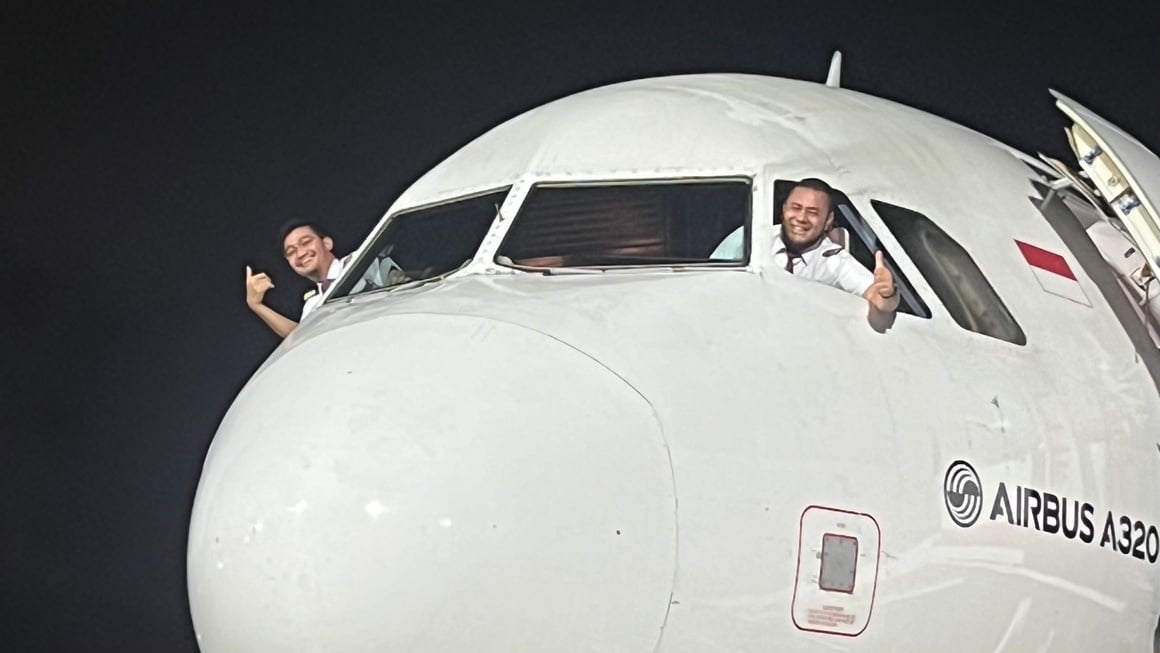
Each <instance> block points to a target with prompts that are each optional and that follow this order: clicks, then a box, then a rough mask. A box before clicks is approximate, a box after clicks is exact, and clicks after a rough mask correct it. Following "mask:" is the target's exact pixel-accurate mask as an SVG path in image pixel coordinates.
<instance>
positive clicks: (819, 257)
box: [773, 232, 874, 297]
mask: <svg viewBox="0 0 1160 653" xmlns="http://www.w3.org/2000/svg"><path fill="white" fill-rule="evenodd" d="M787 259H788V253H787V252H786V249H785V243H783V242H782V240H781V233H780V232H778V234H777V236H776V237H775V238H774V239H773V262H774V264H775V265H777V266H778V267H780V268H786V260H787ZM790 272H791V273H792V274H793V275H794V276H798V277H801V278H803V279H809V280H810V281H817V282H819V283H824V284H826V285H828V286H833V287H835V288H841V289H842V290H845V291H846V292H848V293H852V294H854V295H858V296H859V297H861V296H862V293H864V292H866V289H867V288H869V287H870V285H871V284H873V283H874V273H873V272H871V271H870V270H867V269H866V268H865V266H863V265H862V264H861V263H859V262H858V259H856V258H854V257H853V256H851V255H850V253H849V252H847V251H846V250H845V249H843V248H842V247H841V246H839V245H838V244H837V243H835V242H834V241H832V240H830V239H829V238H827V237H825V236H823V237H822V238H821V239H820V240H819V241H818V242H816V243H814V245H813V246H812V247H810V248H809V249H807V250H806V251H804V252H801V253H800V254H797V255H795V256H794V259H793V269H792V270H790Z"/></svg>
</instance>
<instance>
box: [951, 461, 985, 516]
mask: <svg viewBox="0 0 1160 653" xmlns="http://www.w3.org/2000/svg"><path fill="white" fill-rule="evenodd" d="M943 501H944V502H945V503H946V506H947V513H948V514H949V515H950V516H951V521H953V522H954V523H956V524H958V525H959V526H961V527H963V528H967V527H968V526H973V525H974V523H975V522H976V521H978V519H979V515H980V514H982V512H983V484H982V482H980V481H979V474H978V473H977V472H975V468H974V467H971V464H970V463H968V462H965V461H962V460H956V461H955V462H953V463H951V465H950V467H948V468H947V475H946V478H945V479H943Z"/></svg>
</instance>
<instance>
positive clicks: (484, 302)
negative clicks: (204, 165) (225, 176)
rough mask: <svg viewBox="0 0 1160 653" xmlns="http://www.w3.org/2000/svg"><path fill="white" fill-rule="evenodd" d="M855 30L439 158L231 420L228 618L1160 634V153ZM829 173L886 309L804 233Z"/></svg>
mask: <svg viewBox="0 0 1160 653" xmlns="http://www.w3.org/2000/svg"><path fill="white" fill-rule="evenodd" d="M840 69H841V66H840V55H835V58H834V62H833V65H832V66H831V69H830V74H829V75H828V77H827V80H826V82H825V83H818V82H814V81H803V80H795V79H783V78H776V77H766V76H759V75H749V74H697V75H678V76H669V77H659V78H650V79H640V80H635V81H629V82H623V83H617V84H612V85H609V86H604V87H600V88H594V89H591V90H586V91H583V92H580V93H577V94H574V95H570V96H568V97H564V98H561V99H558V100H555V101H552V102H549V103H547V104H545V105H543V106H540V107H537V108H534V109H532V110H529V111H527V112H526V113H523V114H521V115H519V116H516V117H514V118H512V119H510V120H508V121H506V122H504V123H502V124H500V125H499V126H497V127H495V128H493V129H491V130H490V131H487V132H486V133H483V134H482V135H480V136H478V137H477V138H475V139H474V140H472V141H471V142H469V143H467V144H466V145H464V146H463V147H462V148H461V149H459V150H458V151H456V152H455V153H453V154H452V155H451V156H450V157H448V158H447V159H446V160H444V161H443V162H441V163H439V164H438V165H437V166H435V167H434V168H433V169H431V170H430V171H429V172H427V173H426V174H425V175H423V176H422V177H421V178H419V179H418V180H416V181H415V182H414V183H413V185H411V186H410V187H409V188H408V189H407V190H405V191H404V192H403V193H402V195H401V196H399V197H398V198H397V200H396V201H395V202H394V203H393V204H392V206H391V207H390V208H389V209H388V211H387V213H386V214H385V216H384V217H383V219H382V220H381V221H380V222H379V224H378V225H377V226H375V227H374V229H373V230H371V232H370V233H369V234H368V235H367V237H366V239H365V240H364V241H363V242H362V244H361V245H360V246H359V248H358V249H357V250H356V252H355V254H354V257H353V259H352V263H351V265H349V266H348V267H347V271H346V273H345V274H344V276H343V278H342V279H340V280H339V281H338V282H337V283H336V284H335V285H334V286H333V287H332V288H331V289H330V290H328V295H327V297H326V298H325V300H324V302H323V304H322V305H321V306H320V307H319V308H317V309H316V310H315V311H314V312H313V313H312V314H311V315H310V316H309V317H308V318H307V319H305V320H304V321H303V322H302V324H301V325H300V326H299V327H298V328H297V329H296V330H295V331H294V333H293V334H292V335H291V336H290V337H289V338H287V339H286V340H285V341H284V342H283V343H282V344H281V345H280V346H279V347H278V348H277V349H276V350H275V351H274V352H273V353H272V354H271V355H270V357H269V358H268V360H266V361H265V362H264V363H263V364H262V365H261V367H260V368H259V369H258V370H257V371H256V372H255V373H254V375H253V377H252V378H251V379H249V381H248V383H247V384H246V385H245V386H244V388H243V389H242V390H241V391H240V393H239V394H238V396H237V397H236V400H235V401H234V403H233V404H232V406H230V408H229V410H228V412H227V413H226V414H225V416H224V418H223V420H222V422H221V424H220V427H219V429H218V431H217V433H216V435H215V437H214V439H213V441H212V444H211V446H210V448H209V451H208V453H207V455H206V459H205V462H204V467H203V470H202V475H201V479H200V483H199V486H198V489H197V494H196V497H195V500H194V505H193V512H192V516H191V522H190V531H189V539H188V549H187V564H188V567H187V580H188V593H189V602H190V611H191V617H192V622H193V626H194V630H195V634H196V639H197V642H198V645H199V647H200V649H201V650H202V651H203V652H205V653H244V652H247V651H263V652H288V651H310V652H320V651H337V652H342V653H355V652H370V651H377V652H388V651H431V652H435V651H440V652H446V651H457V652H462V651H474V652H491V651H625V652H637V651H640V652H666V653H669V652H676V651H680V652H685V651H687V652H697V653H700V652H702V651H708V650H712V651H763V652H766V651H827V652H828V651H833V650H839V651H920V650H921V651H928V650H937V651H940V652H950V651H964V652H966V651H970V652H977V651H996V652H1000V651H1017V652H1031V651H1035V652H1043V653H1047V652H1063V651H1084V652H1087V651H1093V650H1099V651H1130V652H1133V653H1144V652H1145V651H1160V620H1158V616H1160V531H1158V530H1157V529H1158V527H1160V526H1158V525H1160V352H1158V350H1157V347H1156V342H1155V341H1154V338H1155V334H1156V321H1157V319H1158V318H1160V315H1158V311H1157V306H1158V305H1160V301H1157V300H1156V296H1157V294H1158V292H1160V291H1158V285H1160V284H1158V283H1157V282H1156V281H1155V278H1156V275H1155V272H1156V270H1157V269H1158V268H1157V266H1158V265H1160V220H1158V217H1160V213H1157V210H1156V209H1157V207H1158V206H1160V204H1157V200H1158V199H1160V186H1158V185H1157V184H1158V183H1160V159H1157V157H1156V156H1155V154H1153V153H1152V152H1150V151H1149V150H1148V149H1147V148H1146V147H1144V146H1143V145H1142V144H1140V143H1139V142H1138V141H1137V140H1135V139H1134V138H1132V137H1131V136H1129V135H1128V134H1126V133H1125V132H1123V131H1122V130H1120V129H1118V128H1117V127H1115V126H1113V125H1111V124H1110V123H1108V122H1106V121H1105V120H1103V119H1102V118H1100V117H1099V116H1098V115H1097V114H1095V113H1093V112H1092V111H1091V110H1089V109H1087V108H1085V107H1084V106H1082V105H1081V104H1079V103H1078V102H1076V101H1074V100H1072V99H1070V98H1068V97H1066V96H1064V95H1062V94H1060V93H1055V94H1054V97H1055V101H1056V104H1057V106H1058V108H1059V109H1060V110H1061V111H1062V112H1063V113H1064V114H1065V115H1066V116H1067V118H1068V119H1069V121H1070V123H1071V126H1070V127H1069V128H1068V130H1067V138H1068V140H1069V143H1070V145H1071V147H1072V148H1073V150H1074V151H1075V154H1076V165H1077V167H1078V169H1072V168H1069V166H1068V165H1066V164H1064V163H1063V162H1060V161H1058V160H1056V159H1053V158H1051V157H1046V156H1042V155H1035V156H1033V155H1030V154H1026V153H1023V152H1020V151H1018V150H1016V149H1014V148H1012V147H1009V146H1007V145H1005V144H1003V143H1001V142H999V141H997V140H995V139H993V138H990V137H988V136H985V135H983V134H980V133H978V132H976V131H973V130H971V129H968V128H966V127H963V126H960V125H957V124H954V123H952V122H949V121H947V120H945V119H943V118H940V117H937V116H934V115H931V114H929V113H924V112H922V111H918V110H916V109H913V108H909V107H906V106H903V105H901V104H899V103H896V102H892V101H888V100H885V99H881V98H877V97H873V96H871V95H868V94H865V93H861V92H856V91H853V90H849V89H846V88H843V87H842V86H841V83H840V76H841V73H840ZM805 177H817V178H821V179H824V180H826V181H827V182H828V183H829V184H831V185H832V186H833V187H834V189H835V192H834V193H833V204H834V208H835V216H836V221H835V222H836V227H835V231H834V232H832V234H831V236H832V239H834V240H835V241H838V240H841V241H842V242H844V243H845V247H846V248H847V250H848V251H849V252H850V254H852V255H853V256H854V257H855V258H857V259H858V260H859V261H860V262H862V263H863V264H864V265H866V266H868V267H869V266H872V265H873V257H874V253H875V252H876V251H882V252H883V253H884V259H885V264H886V265H887V266H888V267H889V268H890V270H891V271H892V272H893V275H894V279H895V282H896V284H897V287H898V292H899V293H901V298H900V308H899V312H898V314H897V315H896V317H895V319H894V320H893V323H892V324H890V325H889V326H888V328H885V329H876V328H873V327H872V326H871V325H870V324H868V323H867V319H866V317H867V316H866V312H867V311H866V300H864V299H862V298H860V297H857V296H853V295H850V294H847V293H845V292H843V291H841V290H838V289H835V288H831V287H828V286H825V285H822V284H819V283H815V282H810V281H805V280H802V279H800V278H795V277H794V276H793V275H792V274H790V273H787V272H786V271H784V270H783V269H782V268H780V267H778V266H776V265H774V264H773V253H772V248H771V243H772V242H773V239H774V236H775V234H776V233H777V230H778V229H779V226H778V222H779V221H780V219H781V203H782V201H783V200H784V197H785V194H786V192H787V190H788V188H789V187H790V186H791V185H792V182H793V180H797V179H801V178H805ZM737 229H742V233H743V234H744V238H745V247H744V251H743V253H742V254H740V255H732V256H726V257H723V258H722V257H718V258H714V257H713V255H712V253H713V252H714V251H715V248H716V246H717V245H718V243H719V242H720V241H721V239H722V238H724V237H725V236H726V235H727V234H729V233H731V232H733V231H735V230H737ZM380 263H381V264H382V269H381V270H380V269H379V268H380Z"/></svg>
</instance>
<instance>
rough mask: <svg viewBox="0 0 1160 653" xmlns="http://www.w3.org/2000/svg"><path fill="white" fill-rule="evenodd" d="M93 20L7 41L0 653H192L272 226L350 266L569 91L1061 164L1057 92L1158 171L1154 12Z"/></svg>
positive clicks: (668, 11)
mask: <svg viewBox="0 0 1160 653" xmlns="http://www.w3.org/2000/svg"><path fill="white" fill-rule="evenodd" d="M151 4H153V3H138V4H127V3H126V4H121V3H117V4H113V3H105V2H87V3H71V4H61V3H55V4H53V5H51V6H50V5H41V4H37V5H34V6H30V7H26V8H23V9H21V8H13V7H11V6H7V5H6V6H5V8H4V9H3V10H0V11H3V12H4V14H3V17H2V20H0V28H2V30H3V38H0V48H2V50H0V73H2V77H0V84H2V86H0V88H2V90H3V92H2V93H0V118H2V120H0V153H2V155H0V273H3V275H4V281H5V284H4V295H3V302H2V304H0V306H2V307H3V308H0V318H2V319H0V343H2V345H0V352H2V360H0V393H2V394H0V520H2V521H0V650H4V651H68V652H74V651H117V652H118V653H129V652H132V651H150V652H158V651H194V650H196V647H195V644H194V642H193V636H192V629H191V626H190V622H189V613H188V604H187V599H186V586H185V539H186V534H187V528H188V520H189V512H190V507H191V505H192V502H193V496H194V491H195V489H196V486H197V480H198V475H199V473H200V469H201V463H202V460H203V456H204V454H205V450H206V447H207V446H208V444H209V442H210V439H211V438H212V437H213V433H214V431H215V429H216V427H217V424H218V422H219V420H220V419H221V417H222V415H223V414H224V413H225V411H226V409H227V408H228V407H229V404H230V401H231V399H232V397H233V396H234V395H235V393H236V392H237V391H238V390H239V389H240V387H241V386H242V384H244V383H245V381H246V379H247V378H248V376H249V375H250V374H251V373H252V372H253V371H254V370H255V369H256V367H257V366H258V365H259V364H260V363H261V361H262V360H263V359H264V358H265V357H266V356H267V355H268V354H269V353H270V351H271V350H272V349H273V348H274V347H275V346H276V344H277V341H276V339H275V337H274V336H273V335H272V334H271V333H270V332H269V331H268V329H267V328H266V327H265V326H264V325H263V324H262V323H261V322H260V321H258V319H257V318H255V317H254V316H253V315H252V314H250V313H249V312H248V311H247V309H246V308H245V305H244V302H243V290H242V277H243V268H244V266H245V265H246V264H250V265H253V266H255V267H257V268H259V269H262V270H267V271H269V272H270V273H271V274H272V275H273V276H274V278H275V281H276V283H277V284H278V287H277V288H276V290H275V291H274V292H273V294H272V297H271V299H272V301H273V303H274V304H275V305H276V306H278V307H281V308H282V309H283V310H285V311H288V312H292V311H294V310H296V308H297V306H298V305H299V304H298V302H299V301H300V297H301V292H302V291H303V290H304V289H305V288H306V287H307V286H308V284H305V283H304V282H303V281H302V280H301V279H297V278H295V277H294V276H293V274H292V273H291V272H290V271H289V269H288V268H287V267H286V265H285V263H284V262H283V261H282V260H281V258H280V257H279V255H278V244H277V243H276V239H275V231H276V229H277V226H278V225H279V224H280V223H281V222H282V221H283V220H284V219H286V218H287V217H289V216H291V215H300V214H307V215H312V216H314V217H316V218H317V219H318V220H320V221H322V222H323V223H324V224H327V225H329V226H330V228H331V229H332V231H333V232H334V234H335V236H336V240H337V241H338V246H337V247H336V249H338V250H341V251H347V250H349V249H351V248H353V247H354V246H356V245H357V244H358V242H359V241H361V239H362V237H363V236H364V235H365V234H366V232H367V231H368V230H369V229H370V228H371V227H372V226H373V225H374V223H375V222H376V221H377V220H378V219H379V217H380V216H381V215H382V213H383V212H384V211H385V209H386V207H387V206H388V205H389V204H390V202H391V201H392V200H393V198H395V197H396V196H397V195H398V194H399V193H400V192H401V191H402V190H403V189H404V188H406V186H407V185H408V184H410V183H411V182H412V181H414V180H415V179H416V178H417V177H418V176H419V175H421V174H422V173H423V172H425V171H426V170H427V169H428V168H430V167H431V166H432V165H434V164H435V163H437V162H438V161H440V160H441V159H442V158H444V157H445V156H447V155H448V154H450V153H451V152H453V151H454V150H455V149H457V148H458V147H459V146H461V145H463V144H464V143H466V142H467V141H468V140H470V139H471V138H473V137H475V136H477V135H478V134H480V133H482V132H483V131H484V130H486V129H488V128H490V127H492V126H494V125H496V124H498V123H500V122H502V121H503V120H505V119H507V118H509V117H512V116H514V115H516V114H518V113H520V112H522V111H524V110H526V109H529V108H531V107H534V106H536V105H538V104H541V103H543V102H545V101H548V100H551V99H555V98H558V97H560V96H563V95H566V94H569V93H572V92H575V91H579V90H583V89H587V88H591V87H594V86H599V85H602V84H607V83H611V82H616V81H622V80H627V79H633V78H639V77H646V76H654V75H664V74H676V73H695V72H749V73H761V74H769V75H777V76H784V77H795V78H807V79H814V80H818V81H821V80H823V79H824V78H825V74H826V69H827V66H828V63H829V58H830V54H831V52H832V51H833V50H834V49H841V50H842V51H843V53H844V56H845V66H844V71H843V83H844V85H845V86H847V87H850V88H854V89H857V90H861V91H865V92H868V93H872V94H874V95H878V96H882V97H887V98H890V99H894V100H898V101H901V102H904V103H906V104H910V105H912V106H916V107H918V108H921V109H924V110H927V111H930V112H932V113H935V114H938V115H941V116H944V117H946V118H950V119H952V120H955V121H957V122H961V123H963V124H966V125H968V126H970V127H973V128H975V129H977V130H979V131H982V132H984V133H986V134H988V135H991V136H995V137H997V138H999V139H1000V140H1003V141H1006V142H1008V143H1010V144H1012V145H1015V146H1016V147H1019V148H1020V149H1023V150H1024V151H1028V152H1031V153H1034V152H1036V151H1045V152H1047V153H1050V154H1053V155H1055V156H1058V157H1060V158H1063V159H1064V160H1067V161H1072V157H1071V156H1070V155H1069V153H1068V151H1067V145H1066V141H1065V140H1064V137H1063V133H1062V129H1063V127H1064V126H1065V124H1066V123H1065V121H1064V119H1063V118H1062V116H1061V115H1060V114H1059V113H1058V112H1057V111H1056V109H1055V108H1054V105H1053V102H1052V98H1051V97H1050V95H1049V94H1048V92H1047V90H1048V88H1057V89H1059V90H1061V91H1063V92H1064V93H1067V94H1069V95H1071V96H1072V97H1074V98H1075V99H1077V100H1079V101H1080V102H1082V103H1084V104H1086V105H1088V106H1089V107H1090V108H1092V109H1094V110H1095V111H1097V112H1099V113H1101V114H1102V115H1103V116H1104V117H1106V118H1108V119H1109V120H1111V121H1112V122H1115V123H1117V124H1119V125H1120V126H1121V127H1123V128H1124V129H1125V130H1127V131H1128V132H1130V133H1132V134H1134V135H1135V136H1136V137H1137V138H1139V139H1140V140H1141V141H1142V142H1144V144H1145V145H1147V146H1148V147H1149V148H1151V149H1152V150H1153V151H1160V134H1158V129H1157V128H1158V125H1160V122H1158V121H1157V116H1158V115H1160V74H1158V72H1157V69H1158V67H1160V38H1157V36H1158V34H1157V32H1158V21H1157V18H1158V16H1157V13H1158V10H1157V7H1158V5H1156V3H1155V1H1154V0H1151V1H1150V2H1121V3H1118V4H1114V5H1113V3H1092V2H1088V3H1083V4H1076V5H1074V6H1071V5H1066V4H1060V3H1042V6H1038V7H1037V6H1019V7H1016V6H1014V4H1015V3H1011V5H1012V6H1009V7H1006V8H1002V9H1000V8H998V5H996V7H988V6H986V5H985V4H980V3H971V4H965V5H961V6H960V5H955V4H953V3H940V2H928V3H923V4H921V5H916V6H915V7H902V6H900V5H897V4H889V7H890V8H889V9H887V8H886V7H887V5H888V3H871V2H862V3H851V4H849V5H846V4H832V3H815V2H801V3H779V2H764V3H753V4H748V5H714V3H699V4H696V5H690V6H687V7H686V6H681V5H674V4H664V3H653V4H648V5H642V6H639V7H632V6H630V5H628V4H619V5H615V4H610V5H607V6H599V5H593V4H580V3H573V4H563V5H559V6H552V5H548V4H544V3H539V4H528V5H527V6H524V7H519V6H506V5H498V4H494V3H493V4H489V3H475V4H467V3H463V4H452V3H428V4H425V5H422V6H418V5H404V4H387V3H373V4H367V5H365V6H361V7H356V6H346V7H343V8H338V7H336V6H326V7H324V6H323V5H322V4H321V3H320V4H317V5H312V4H305V3H291V2H283V3H270V4H269V5H248V6H245V7H229V6H220V7H210V6H209V5H203V4H198V3H188V5H187V6H184V8H182V6H181V5H177V4H173V5H161V4H158V5H157V6H156V7H150V5H151Z"/></svg>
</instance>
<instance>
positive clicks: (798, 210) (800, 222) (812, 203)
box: [781, 186, 834, 250]
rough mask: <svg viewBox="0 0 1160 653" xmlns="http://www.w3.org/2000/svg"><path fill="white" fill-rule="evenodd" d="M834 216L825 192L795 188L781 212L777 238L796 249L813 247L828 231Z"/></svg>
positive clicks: (802, 187)
mask: <svg viewBox="0 0 1160 653" xmlns="http://www.w3.org/2000/svg"><path fill="white" fill-rule="evenodd" d="M833 222H834V213H833V210H832V207H831V206H830V196H829V195H827V194H826V192H825V191H820V190H815V189H813V188H806V187H805V186H798V187H797V188H795V189H793V190H792V191H791V192H790V194H789V197H787V198H785V205H784V206H782V210H781V237H782V239H783V240H785V241H786V242H787V243H789V244H790V245H792V246H793V247H794V248H796V249H799V250H800V249H803V248H806V247H809V246H810V245H813V244H814V243H816V242H817V241H818V239H820V238H821V237H822V236H824V235H825V234H826V232H827V231H829V230H830V226H831V225H832V224H833Z"/></svg>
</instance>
